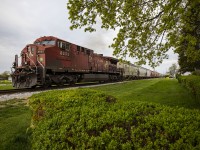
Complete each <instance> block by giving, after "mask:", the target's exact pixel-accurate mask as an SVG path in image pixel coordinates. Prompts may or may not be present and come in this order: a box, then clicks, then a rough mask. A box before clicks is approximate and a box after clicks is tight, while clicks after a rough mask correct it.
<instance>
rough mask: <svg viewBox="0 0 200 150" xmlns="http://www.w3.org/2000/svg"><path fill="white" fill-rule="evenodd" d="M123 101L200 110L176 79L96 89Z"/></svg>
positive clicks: (145, 81)
mask: <svg viewBox="0 0 200 150" xmlns="http://www.w3.org/2000/svg"><path fill="white" fill-rule="evenodd" d="M93 89H97V90H100V91H103V92H105V93H107V94H110V95H113V96H115V97H117V98H119V99H120V100H121V101H122V102H123V101H127V100H128V101H129V100H132V101H144V102H153V103H159V104H163V105H167V106H173V107H176V106H179V107H185V108H190V109H200V104H198V102H197V101H196V100H195V98H194V97H193V96H192V94H191V93H189V92H188V90H187V89H186V88H184V87H182V86H181V85H180V84H179V83H178V81H177V80H176V79H153V80H135V81H131V82H126V83H122V84H115V85H108V86H101V87H95V88H93Z"/></svg>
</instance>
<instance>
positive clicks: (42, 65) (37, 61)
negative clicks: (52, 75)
mask: <svg viewBox="0 0 200 150" xmlns="http://www.w3.org/2000/svg"><path fill="white" fill-rule="evenodd" d="M37 62H38V63H39V64H40V66H42V69H43V78H45V69H44V65H43V64H42V63H41V62H40V61H39V60H38V55H37Z"/></svg>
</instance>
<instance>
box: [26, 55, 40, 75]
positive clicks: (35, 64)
mask: <svg viewBox="0 0 200 150" xmlns="http://www.w3.org/2000/svg"><path fill="white" fill-rule="evenodd" d="M25 54H26V56H27V57H28V58H29V60H31V62H32V63H33V64H34V66H35V68H36V74H37V73H38V72H37V65H36V64H35V63H34V61H33V60H32V59H31V58H30V57H29V56H28V54H27V53H25Z"/></svg>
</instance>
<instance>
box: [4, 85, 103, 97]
mask: <svg viewBox="0 0 200 150" xmlns="http://www.w3.org/2000/svg"><path fill="white" fill-rule="evenodd" d="M97 84H100V83H97V82H92V83H78V84H75V85H73V86H70V85H63V86H52V87H48V88H44V87H36V88H35V89H10V90H0V95H8V94H17V93H25V92H39V91H48V90H56V89H65V88H71V87H83V86H88V85H97Z"/></svg>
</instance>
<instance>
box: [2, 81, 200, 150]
mask: <svg viewBox="0 0 200 150" xmlns="http://www.w3.org/2000/svg"><path fill="white" fill-rule="evenodd" d="M92 89H95V90H100V91H103V92H105V93H107V94H109V95H113V96H115V97H117V98H118V100H119V101H118V102H119V103H121V104H122V105H123V103H124V102H125V101H134V102H136V103H137V102H139V101H140V102H141V101H142V102H150V103H157V104H161V105H165V106H170V107H172V109H173V108H174V109H176V107H183V109H184V108H187V109H199V108H200V105H199V104H198V103H197V102H196V101H195V99H194V97H193V96H192V95H191V94H190V93H189V92H188V91H187V89H185V88H184V87H182V86H181V85H180V84H179V83H178V82H177V80H175V79H152V80H135V81H131V82H126V83H122V84H114V85H106V86H101V87H94V88H92ZM66 93H67V92H66ZM26 103H27V100H10V101H7V102H0V134H1V136H0V149H6V150H7V149H30V139H29V138H30V132H29V130H27V128H28V127H29V126H30V120H31V111H30V109H29V107H28V106H27V104H26Z"/></svg>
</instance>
